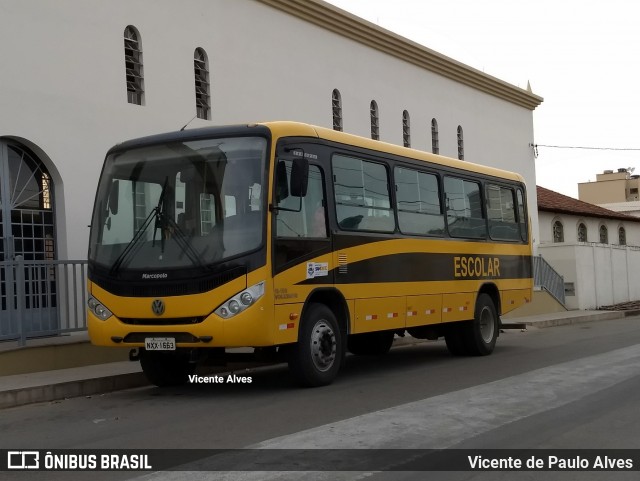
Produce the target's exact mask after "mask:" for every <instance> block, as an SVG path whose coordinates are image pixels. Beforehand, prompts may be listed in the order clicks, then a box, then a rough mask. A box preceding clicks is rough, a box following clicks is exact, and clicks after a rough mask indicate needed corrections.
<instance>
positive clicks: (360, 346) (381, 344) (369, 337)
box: [347, 331, 394, 356]
mask: <svg viewBox="0 0 640 481" xmlns="http://www.w3.org/2000/svg"><path fill="white" fill-rule="evenodd" d="M393 335H394V333H393V331H382V332H368V333H365V334H352V335H351V336H349V339H348V340H347V349H348V350H349V352H350V353H351V354H355V355H356V356H382V355H383V354H386V353H388V352H389V349H391V345H392V344H393Z"/></svg>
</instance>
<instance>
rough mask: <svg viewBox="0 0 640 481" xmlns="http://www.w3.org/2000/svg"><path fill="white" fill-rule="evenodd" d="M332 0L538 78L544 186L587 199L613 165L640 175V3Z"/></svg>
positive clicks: (435, 44)
mask: <svg viewBox="0 0 640 481" xmlns="http://www.w3.org/2000/svg"><path fill="white" fill-rule="evenodd" d="M327 1H328V2H329V3H331V4H333V5H335V6H337V7H340V8H342V9H344V10H347V11H349V12H351V13H353V14H355V15H357V16H359V17H361V18H364V19H365V20H368V21H370V22H372V23H375V24H377V25H378V26H380V27H383V28H385V29H387V30H391V31H393V32H395V33H397V34H399V35H402V36H403V37H406V38H408V39H411V40H413V41H414V42H417V43H420V44H422V45H424V46H426V47H428V48H431V49H433V50H436V51H437V52H439V53H442V54H444V55H446V56H448V57H451V58H453V59H455V60H457V61H459V62H462V63H464V64H466V65H469V66H471V67H473V68H476V69H478V70H481V71H483V72H485V73H487V74H489V75H491V76H493V77H497V78H499V79H501V80H504V81H506V82H508V83H510V84H512V85H516V86H518V87H521V88H527V83H528V82H529V83H530V85H531V89H532V91H533V93H535V94H536V95H539V96H541V97H543V98H544V102H543V103H542V104H541V105H540V106H538V107H537V108H536V109H535V110H534V112H533V122H534V143H535V144H537V145H538V148H537V153H538V156H537V159H536V161H535V162H536V177H537V184H538V185H541V186H543V187H546V188H548V189H551V190H554V191H556V192H560V193H562V194H565V195H569V196H571V197H575V198H577V197H578V183H580V182H589V181H595V180H596V174H598V173H602V172H603V171H604V170H607V169H613V170H616V169H619V168H628V167H632V168H635V169H636V170H637V172H636V174H640V3H638V2H637V1H634V0H606V1H594V0H580V1H576V0H536V1H535V2H532V1H524V0H327ZM543 145H547V146H560V147H568V148H553V147H543ZM576 147H590V149H582V148H576ZM634 149H635V150H634ZM470 160H471V159H470Z"/></svg>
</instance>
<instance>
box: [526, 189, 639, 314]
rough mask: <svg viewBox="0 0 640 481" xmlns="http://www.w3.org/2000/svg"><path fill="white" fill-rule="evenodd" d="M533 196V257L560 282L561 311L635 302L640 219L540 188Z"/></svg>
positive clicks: (637, 278) (637, 281)
mask: <svg viewBox="0 0 640 481" xmlns="http://www.w3.org/2000/svg"><path fill="white" fill-rule="evenodd" d="M537 192H538V210H539V212H538V216H539V224H540V245H539V246H538V252H539V253H540V255H541V256H542V257H543V258H544V259H545V260H546V261H547V262H548V263H549V264H551V266H552V267H553V268H554V269H555V270H556V271H557V272H558V273H559V274H561V275H562V276H563V277H564V282H565V304H566V306H567V307H568V308H570V309H595V308H599V307H603V306H607V305H611V304H616V303H620V302H626V301H632V300H637V299H640V247H639V246H640V218H637V217H633V216H629V215H626V214H623V213H620V212H614V211H611V210H608V209H605V208H603V207H599V206H597V205H593V204H589V203H587V202H583V201H581V200H577V199H574V198H572V197H567V196H566V195H562V194H559V193H557V192H553V191H551V190H548V189H545V188H543V187H539V186H538V188H537Z"/></svg>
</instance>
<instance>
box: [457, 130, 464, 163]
mask: <svg viewBox="0 0 640 481" xmlns="http://www.w3.org/2000/svg"><path fill="white" fill-rule="evenodd" d="M458 158H459V159H460V160H464V134H463V132H462V126H460V125H458Z"/></svg>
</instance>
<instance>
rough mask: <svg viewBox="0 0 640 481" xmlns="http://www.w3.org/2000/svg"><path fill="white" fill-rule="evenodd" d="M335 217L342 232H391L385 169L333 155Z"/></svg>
mask: <svg viewBox="0 0 640 481" xmlns="http://www.w3.org/2000/svg"><path fill="white" fill-rule="evenodd" d="M332 164H333V175H334V189H335V203H336V216H337V218H338V225H339V226H340V228H342V229H345V230H365V231H377V232H394V231H395V227H396V226H395V219H394V216H393V209H392V208H391V200H390V196H389V177H388V173H387V168H386V167H385V165H384V164H381V163H378V162H369V161H366V160H361V159H358V158H355V157H347V156H343V155H334V156H333V160H332Z"/></svg>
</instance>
